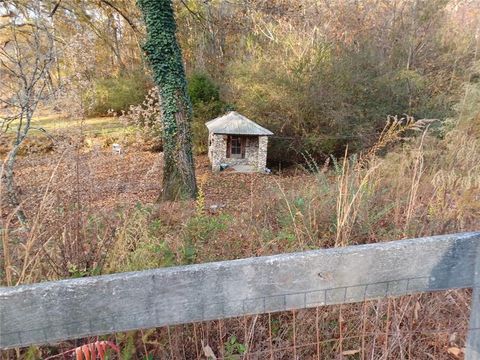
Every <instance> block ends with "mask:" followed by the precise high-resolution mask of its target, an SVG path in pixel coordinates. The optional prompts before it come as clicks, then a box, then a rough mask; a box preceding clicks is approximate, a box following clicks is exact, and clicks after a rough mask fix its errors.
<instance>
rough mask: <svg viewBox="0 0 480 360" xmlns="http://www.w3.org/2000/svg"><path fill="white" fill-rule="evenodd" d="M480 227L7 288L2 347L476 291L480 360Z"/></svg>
mask: <svg viewBox="0 0 480 360" xmlns="http://www.w3.org/2000/svg"><path fill="white" fill-rule="evenodd" d="M479 254H480V232H475V233H462V234H452V235H442V236H434V237H425V238H419V239H412V240H401V241H392V242H387V243H380V244H371V245H358V246H350V247H346V248H336V249H324V250H315V251H308V252H302V253H293V254H281V255H275V256H266V257H257V258H248V259H241V260H232V261H222V262H215V263H207V264H199V265H189V266H180V267H172V268H162V269H155V270H148V271H139V272H130V273H121V274H113V275H104V276H95V277H89V278H81V279H69V280H61V281H55V282H45V283H39V284H33V285H23V286H18V287H4V288H0V320H1V323H0V324H1V327H0V348H2V349H8V348H12V347H20V346H28V345H31V344H47V343H53V342H57V341H60V340H66V339H74V338H80V337H86V336H94V335H101V334H109V333H114V332H120V331H127V330H134V329H145V328H153V327H160V326H165V325H174V324H182V323H191V322H197V321H204V320H214V319H223V318H228V317H235V316H241V315H249V314H258V313H267V312H276V311H283V310H291V309H303V308H308V307H315V306H321V305H330V304H341V303H350V302H361V301H364V300H370V299H377V298H383V297H388V296H400V295H406V294H412V293H418V292H427V291H437V290H446V289H453V288H474V299H473V302H472V315H471V321H470V330H469V337H468V348H469V349H468V355H467V359H469V360H472V359H480V355H479V354H480V331H479V328H480V298H479V296H480V291H479V289H478V286H479V277H480V274H479V271H480V264H479V262H480V255H479Z"/></svg>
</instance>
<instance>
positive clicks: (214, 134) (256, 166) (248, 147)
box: [205, 111, 273, 172]
mask: <svg viewBox="0 0 480 360" xmlns="http://www.w3.org/2000/svg"><path fill="white" fill-rule="evenodd" d="M205 125H206V126H207V128H208V158H209V159H210V163H211V164H212V170H213V171H220V170H224V169H225V168H227V167H228V168H233V169H234V170H236V171H239V172H254V171H259V172H263V171H265V167H266V165H267V145H268V137H269V136H271V135H273V133H272V132H271V131H270V130H267V129H265V128H263V127H261V126H260V125H258V124H257V123H255V122H253V121H252V120H249V119H247V118H246V117H245V116H243V115H240V114H239V113H237V112H235V111H231V112H229V113H228V114H226V115H224V116H220V117H218V118H216V119H213V120H211V121H209V122H207V123H206V124H205Z"/></svg>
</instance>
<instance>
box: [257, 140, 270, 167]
mask: <svg viewBox="0 0 480 360" xmlns="http://www.w3.org/2000/svg"><path fill="white" fill-rule="evenodd" d="M258 141H259V145H258V157H257V168H258V171H264V170H265V168H266V167H267V149H268V136H259V137H258Z"/></svg>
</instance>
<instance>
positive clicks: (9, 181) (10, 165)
mask: <svg viewBox="0 0 480 360" xmlns="http://www.w3.org/2000/svg"><path fill="white" fill-rule="evenodd" d="M20 145H21V142H18V141H17V142H16V143H15V145H14V147H13V149H12V150H10V152H9V153H8V155H7V158H6V159H5V162H4V164H3V176H2V177H3V179H2V181H3V182H4V183H5V188H6V197H7V201H8V204H9V205H10V206H11V207H12V208H13V209H14V211H15V214H16V215H17V219H18V221H19V222H20V224H21V225H22V226H23V227H27V217H26V216H25V213H24V211H23V210H22V207H21V204H20V201H19V200H18V196H17V190H16V188H15V181H14V174H13V170H14V166H15V158H16V156H17V153H18V150H19V149H20Z"/></svg>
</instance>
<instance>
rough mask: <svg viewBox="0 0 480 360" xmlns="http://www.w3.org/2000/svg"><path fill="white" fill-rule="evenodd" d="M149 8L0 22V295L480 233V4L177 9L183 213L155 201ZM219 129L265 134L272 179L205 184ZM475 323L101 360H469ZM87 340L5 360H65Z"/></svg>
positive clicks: (271, 322) (232, 323)
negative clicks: (188, 181)
mask: <svg viewBox="0 0 480 360" xmlns="http://www.w3.org/2000/svg"><path fill="white" fill-rule="evenodd" d="M158 1H159V4H161V5H162V6H166V8H167V7H168V6H167V5H168V4H170V2H169V1H167V0H158ZM147 2H148V1H139V2H138V4H137V2H136V1H135V0H92V1H84V0H61V1H59V0H46V1H33V2H32V1H27V0H8V1H3V2H0V80H1V81H0V85H1V86H0V154H1V156H2V165H3V166H2V174H1V175H2V176H1V178H2V182H1V188H0V197H1V203H0V214H1V219H0V220H1V221H0V230H1V232H2V241H1V244H0V250H1V251H0V253H1V255H0V283H1V284H2V285H8V286H15V285H20V284H25V283H34V282H39V281H45V280H58V279H62V278H72V277H84V276H92V275H99V274H109V273H115V272H122V271H136V270H143V269H148V268H155V267H163V266H174V265H183V264H192V263H199V262H207V261H216V260H224V259H234V258H242V257H250V256H261V255H268V254H275V253H281V252H291V251H302V250H308V249H316V248H321V247H339V246H347V245H355V244H365V243H374V242H380V241H390V240H396V239H405V238H413V237H420V236H429V235H434V234H444V233H453V232H462V231H474V230H478V229H479V226H480V2H479V1H477V0H391V1H390V0H383V1H382V0H362V1H354V0H322V1H318V0H207V1H204V0H179V1H173V9H174V14H175V20H176V36H177V39H178V44H179V46H180V49H181V52H182V59H183V62H184V69H185V72H186V77H187V86H188V97H189V98H190V101H191V106H192V109H193V121H192V135H193V151H194V154H195V171H196V183H197V185H198V192H197V194H196V197H195V199H194V200H182V201H159V194H160V193H161V191H162V186H163V184H162V176H163V175H164V170H162V166H163V169H165V167H164V163H165V161H164V154H165V146H166V144H165V142H164V140H163V139H164V138H163V137H162V133H163V135H165V129H164V128H163V125H162V124H163V122H162V116H163V115H162V114H164V113H163V112H162V109H164V108H162V105H163V106H165V103H163V104H162V101H161V100H159V98H160V97H161V96H159V90H158V88H159V87H161V86H155V84H157V85H159V84H158V78H157V79H155V76H154V75H153V73H154V72H153V71H152V69H151V62H150V61H149V56H151V55H152V51H150V50H149V48H148V39H152V38H153V39H155V38H156V39H157V40H158V36H157V37H156V35H158V34H156V33H155V31H150V33H149V34H148V36H147V30H148V29H147V27H146V26H145V23H144V19H145V14H143V13H142V4H143V5H144V4H146V3H147ZM146 41H147V43H146ZM146 44H147V45H146ZM160 67H161V66H160ZM174 80H178V81H181V79H180V80H179V79H177V78H175V79H174ZM155 81H156V82H155ZM182 81H183V80H182ZM160 85H162V84H160ZM228 110H236V111H238V112H240V113H242V114H244V115H246V116H247V117H249V118H251V119H253V120H255V121H256V122H258V123H259V124H261V125H263V126H266V127H267V128H269V129H271V130H272V131H273V132H274V133H275V136H274V137H273V138H272V139H271V141H270V149H269V153H268V161H269V167H271V169H272V170H273V171H272V174H270V175H265V174H235V173H231V172H222V173H219V174H214V173H212V172H211V171H210V168H209V166H208V160H207V159H206V156H205V152H206V150H207V148H206V146H207V133H206V127H205V125H204V124H205V122H206V121H208V120H210V119H213V118H215V117H216V116H218V115H221V114H223V113H225V112H226V111H228ZM114 142H118V143H121V144H122V146H123V149H124V153H122V155H121V156H116V155H114V154H112V151H111V146H112V143H114ZM164 179H165V178H164ZM167 200H171V199H167ZM177 200H179V199H177ZM469 301H470V293H469V292H468V291H449V292H446V293H440V294H435V295H432V294H425V295H412V296H408V297H403V298H398V299H388V300H387V299H385V300H381V301H378V302H377V301H375V302H369V303H365V304H356V305H348V306H346V305H345V306H332V307H326V308H317V309H310V310H305V311H301V312H299V313H295V312H293V313H287V312H285V313H277V314H272V315H270V314H268V316H267V315H263V316H260V317H258V318H257V317H245V318H241V319H240V318H239V319H230V320H224V321H217V322H204V323H199V324H188V325H184V326H183V325H182V326H175V327H169V328H159V329H151V330H145V331H142V332H130V333H125V334H115V335H112V336H109V337H105V339H107V340H110V341H112V342H113V343H115V344H117V345H118V346H119V347H120V349H121V352H122V355H121V356H122V357H121V358H122V359H182V358H187V359H189V358H205V357H206V356H205V357H202V356H203V355H202V354H205V352H206V351H207V350H208V349H210V350H209V351H213V352H214V353H215V354H216V356H217V357H218V358H222V359H239V358H250V359H262V358H278V359H293V355H292V353H291V352H290V351H291V348H292V345H291V344H292V343H293V344H297V345H298V344H303V343H305V344H307V343H308V344H310V343H311V341H313V340H312V336H313V335H312V334H315V333H316V334H317V342H318V341H319V340H318V334H321V338H322V341H321V343H322V347H321V350H318V349H319V348H320V347H317V346H316V345H315V347H313V348H311V349H310V348H308V347H307V346H306V345H305V348H302V350H301V351H302V353H300V347H299V348H298V349H299V350H298V351H299V352H298V353H296V354H297V355H298V354H300V355H298V356H297V358H305V359H310V358H315V359H317V358H321V359H339V358H345V359H367V358H368V359H460V358H462V356H463V355H462V351H463V350H462V349H463V347H464V345H465V339H464V338H465V331H466V326H467V325H466V324H467V322H466V321H467V318H468V313H469V312H468V307H469ZM359 319H361V320H362V321H361V322H360V320H359ZM346 334H347V335H348V336H346ZM102 339H103V338H102ZM94 340H97V339H83V340H78V341H70V342H64V343H61V344H60V345H58V346H49V347H47V346H45V347H33V346H32V347H31V348H29V349H23V350H15V351H14V350H12V351H4V352H2V353H1V358H2V360H3V359H13V358H19V359H44V358H48V357H49V356H50V357H52V358H62V356H63V358H71V357H72V356H73V353H72V352H71V350H72V349H74V348H75V347H76V346H78V345H81V344H84V343H88V342H92V341H94ZM206 345H208V349H207V347H206ZM299 346H301V345H299ZM293 347H295V345H293ZM205 349H207V350H205ZM285 349H288V350H285ZM356 349H360V350H358V351H357V350H356ZM68 351H70V352H68ZM267 351H268V356H267V355H265V354H266V352H267ZM345 351H347V353H346V354H345ZM348 351H352V352H351V353H349V352H348ZM274 353H275V356H273V355H270V354H274ZM248 354H251V355H250V357H248ZM255 354H256V355H255ZM348 354H351V356H350V355H348ZM112 358H114V356H113V355H112Z"/></svg>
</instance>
